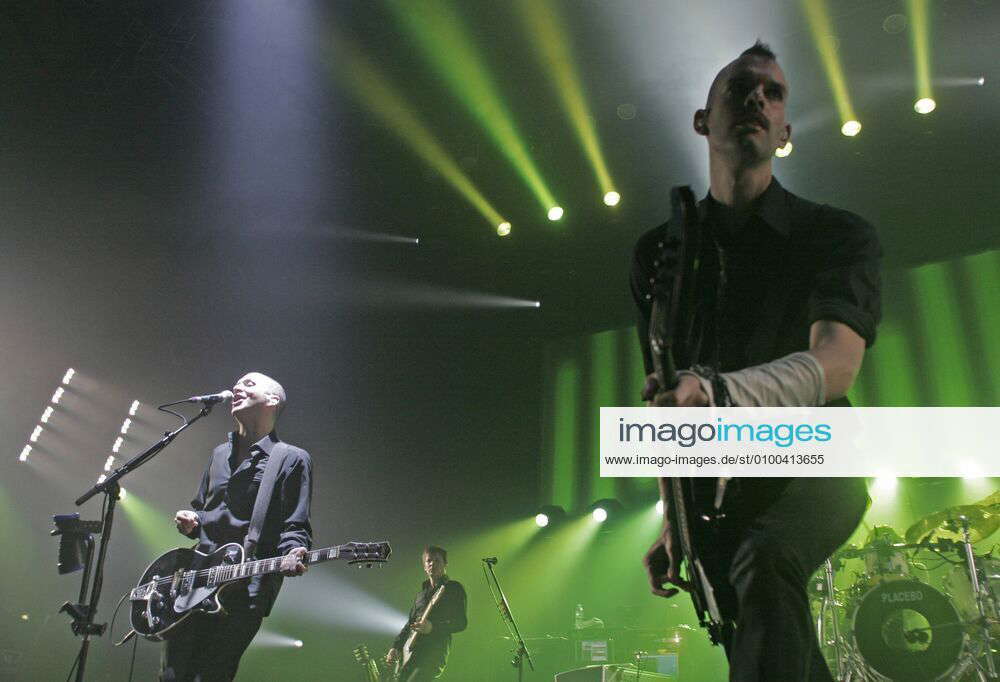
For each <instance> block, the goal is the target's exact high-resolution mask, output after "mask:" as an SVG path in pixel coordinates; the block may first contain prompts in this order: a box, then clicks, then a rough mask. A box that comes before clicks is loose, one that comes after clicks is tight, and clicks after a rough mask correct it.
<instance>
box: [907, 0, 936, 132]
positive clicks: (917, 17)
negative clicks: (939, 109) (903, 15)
mask: <svg viewBox="0 0 1000 682" xmlns="http://www.w3.org/2000/svg"><path fill="white" fill-rule="evenodd" d="M906 4H907V6H908V8H909V12H910V42H911V44H912V46H913V64H914V68H915V70H916V74H915V75H916V81H917V97H918V98H919V99H920V101H924V100H930V101H931V102H932V103H933V101H934V100H933V99H931V55H930V52H931V51H930V40H929V36H930V30H929V29H930V24H929V22H928V21H927V0H907V3H906ZM919 103H920V102H918V104H919ZM933 109H934V108H933V107H931V108H930V109H929V110H927V111H920V110H919V109H918V110H917V111H918V112H919V113H921V114H926V113H930V112H931V111H933Z"/></svg>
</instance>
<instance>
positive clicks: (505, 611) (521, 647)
mask: <svg viewBox="0 0 1000 682" xmlns="http://www.w3.org/2000/svg"><path fill="white" fill-rule="evenodd" d="M495 563H496V560H495V559H492V560H491V559H483V564H485V565H484V566H483V575H484V576H485V577H486V584H487V585H489V588H490V593H491V594H492V595H493V599H494V601H496V603H497V608H498V609H499V610H500V617H501V618H502V619H503V621H504V623H505V624H506V625H507V631H508V632H509V633H510V636H511V639H513V640H514V641H515V644H516V648H515V649H514V657H513V658H512V659H511V661H510V664H511V665H512V666H514V667H515V668H517V680H518V682H521V681H522V680H523V679H524V661H525V659H527V661H528V667H530V668H531V670H532V671H534V670H535V664H534V661H532V660H531V654H530V653H528V647H527V645H525V643H524V638H523V637H521V633H520V632H519V631H518V629H517V623H516V622H514V615H513V614H512V613H511V612H510V603H508V601H507V596H506V595H505V594H504V593H503V588H502V587H500V581H499V580H497V574H496V573H495V572H494V571H493V565H494V564H495Z"/></svg>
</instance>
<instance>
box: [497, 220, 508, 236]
mask: <svg viewBox="0 0 1000 682" xmlns="http://www.w3.org/2000/svg"><path fill="white" fill-rule="evenodd" d="M497 234H498V235H500V236H501V237H506V236H507V235H509V234H510V223H508V222H507V221H506V220H505V221H503V222H502V223H500V224H499V225H497Z"/></svg>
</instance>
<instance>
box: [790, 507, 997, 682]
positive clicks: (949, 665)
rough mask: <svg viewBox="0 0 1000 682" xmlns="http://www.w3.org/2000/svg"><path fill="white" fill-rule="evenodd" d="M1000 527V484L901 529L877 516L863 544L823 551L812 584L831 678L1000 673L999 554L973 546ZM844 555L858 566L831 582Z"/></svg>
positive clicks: (962, 680)
mask: <svg viewBox="0 0 1000 682" xmlns="http://www.w3.org/2000/svg"><path fill="white" fill-rule="evenodd" d="M998 528H1000V491H998V492H996V493H994V494H993V495H991V496H989V497H987V498H986V499H985V500H982V501H980V502H978V503H976V504H970V505H962V506H957V507H950V508H948V509H944V510H942V511H939V512H935V513H934V514H930V515H929V516H926V517H925V518H923V519H921V520H919V521H918V522H917V523H915V524H913V525H912V526H911V527H910V528H909V529H907V531H906V533H905V534H904V536H900V535H899V534H898V533H897V532H896V531H895V530H894V529H892V528H890V527H888V526H876V527H875V528H873V529H872V531H871V532H870V533H869V534H868V537H867V539H866V542H865V544H864V546H863V547H860V548H859V547H853V546H850V547H847V548H845V549H843V550H841V551H840V552H838V553H837V554H835V555H834V556H833V557H831V558H830V559H829V560H827V561H826V563H825V566H823V567H822V568H821V569H820V572H819V573H818V574H817V576H816V577H815V578H814V579H813V581H812V582H811V585H810V591H811V593H812V595H813V596H814V597H815V598H816V601H815V602H814V604H815V605H816V606H817V607H818V608H817V619H816V625H817V629H818V634H819V641H820V645H821V647H822V648H823V652H824V655H825V656H826V657H827V659H828V661H829V663H830V667H831V670H832V671H833V672H834V677H835V679H837V680H838V681H839V682H885V681H887V680H892V681H905V682H931V681H938V680H941V681H948V682H952V681H956V682H979V681H986V680H998V679H1000V675H998V674H1000V655H998V648H1000V557H996V558H995V557H993V556H992V551H991V552H990V553H987V554H984V555H977V554H976V553H975V551H974V543H977V542H979V541H981V540H985V539H986V538H988V537H989V536H990V535H992V534H993V533H994V532H995V531H996V530H997V529H998ZM851 560H854V565H860V564H859V563H858V560H860V561H861V562H863V564H864V568H863V570H860V571H854V572H853V573H852V574H851V578H850V580H849V581H848V582H850V585H849V586H847V587H838V581H837V580H836V579H837V578H838V577H841V578H842V579H841V581H839V583H840V584H843V577H846V576H845V574H846V573H847V570H846V568H845V563H846V562H849V561H851ZM931 561H933V563H934V564H936V565H935V566H933V567H932V568H929V567H928V563H929V562H931ZM939 569H940V570H939Z"/></svg>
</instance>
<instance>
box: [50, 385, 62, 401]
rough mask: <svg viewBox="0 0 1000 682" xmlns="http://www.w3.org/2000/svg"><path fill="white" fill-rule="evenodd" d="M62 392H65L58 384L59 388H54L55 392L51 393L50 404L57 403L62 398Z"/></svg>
mask: <svg viewBox="0 0 1000 682" xmlns="http://www.w3.org/2000/svg"><path fill="white" fill-rule="evenodd" d="M63 393H65V391H64V390H63V387H62V386H60V387H59V388H57V389H56V392H55V393H53V394H52V404H53V405H58V404H59V401H60V400H62V397H63Z"/></svg>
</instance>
